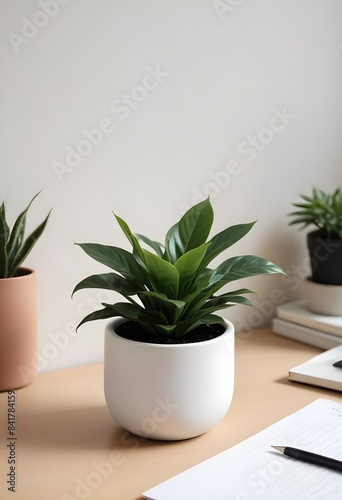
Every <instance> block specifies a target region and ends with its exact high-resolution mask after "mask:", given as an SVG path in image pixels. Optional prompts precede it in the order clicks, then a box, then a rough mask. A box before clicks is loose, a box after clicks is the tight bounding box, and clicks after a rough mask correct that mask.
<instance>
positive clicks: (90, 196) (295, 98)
mask: <svg viewBox="0 0 342 500" xmlns="http://www.w3.org/2000/svg"><path fill="white" fill-rule="evenodd" d="M0 10H1V12H0V23H1V25H0V29H1V33H0V35H1V36H0V50H1V52H0V65H1V77H0V96H1V115H0V141H1V182H0V200H1V201H2V200H5V201H6V204H7V211H8V214H9V217H10V220H11V221H13V219H14V218H15V217H16V216H17V215H18V213H19V212H20V211H21V210H22V209H23V208H24V207H25V206H26V205H27V203H28V201H29V200H30V199H31V197H32V196H33V195H34V194H35V193H36V192H37V191H39V190H40V189H42V188H44V190H43V192H42V193H41V195H40V196H39V198H38V199H37V200H36V202H35V204H34V206H33V207H32V210H31V213H30V216H29V219H28V225H29V227H28V229H30V228H33V227H35V226H36V225H37V224H38V223H39V222H40V221H41V220H42V219H43V217H44V216H45V214H46V213H47V211H48V210H49V208H50V207H53V212H52V216H51V219H50V222H49V225H48V227H47V229H46V232H45V233H44V235H43V236H42V238H41V240H40V241H39V242H38V244H37V246H36V247H35V249H34V250H33V252H32V254H31V255H30V257H29V258H28V259H27V261H26V265H29V266H31V267H34V268H35V269H36V270H37V272H38V279H39V321H40V331H39V351H40V364H39V366H40V370H51V369H59V368H62V367H65V366H72V365H77V364H83V363H89V362H93V361H98V360H101V359H102V356H103V353H102V351H103V328H104V323H103V322H94V323H90V324H88V325H85V326H84V327H83V328H82V329H80V332H79V334H78V335H77V336H75V335H74V333H73V332H74V328H75V325H76V324H77V323H78V322H79V321H80V320H81V318H82V317H83V316H84V314H86V313H87V312H90V311H91V310H93V309H94V308H99V305H100V304H99V302H100V301H101V300H107V299H108V297H107V295H106V294H103V293H101V292H98V291H96V290H94V291H92V292H91V291H84V292H83V291H82V292H79V293H78V294H76V295H75V298H74V299H73V300H71V298H70V294H71V290H72V289H73V287H74V286H75V284H76V283H77V282H78V281H79V280H80V279H82V278H83V277H85V276H88V275H89V274H92V273H93V272H94V273H96V272H103V271H104V269H103V268H102V267H101V266H100V265H98V264H96V263H95V262H92V261H91V260H90V258H88V257H87V256H86V255H85V254H83V253H82V251H81V249H79V248H78V247H75V246H73V242H74V241H78V242H85V241H92V242H101V243H108V244H114V245H119V246H120V245H125V246H126V242H125V240H124V238H123V236H122V235H121V231H120V229H119V228H118V226H117V225H116V223H115V220H114V217H113V215H112V210H114V211H115V212H116V213H117V214H119V215H120V216H121V217H123V218H124V219H125V220H127V222H128V223H129V224H130V225H131V227H132V228H133V230H134V231H136V232H141V233H143V234H146V235H148V236H150V237H151V238H154V239H162V238H163V236H164V234H165V231H166V230H167V229H168V228H169V226H170V225H171V224H173V223H174V222H175V221H176V220H178V218H179V217H180V216H181V214H182V210H184V207H185V206H188V207H189V206H190V205H192V204H193V203H194V202H196V201H199V200H200V198H201V197H202V198H204V197H205V196H207V195H208V194H211V200H212V203H213V206H214V210H215V214H216V215H215V216H216V219H215V228H214V232H217V231H219V230H221V229H223V228H224V227H227V226H228V225H231V224H235V223H241V222H249V221H251V220H254V219H258V223H257V224H256V226H255V227H254V229H253V230H252V232H251V233H250V234H249V235H248V236H246V237H245V238H244V240H242V241H241V242H240V243H238V244H237V245H236V247H235V248H233V249H232V254H233V253H234V254H238V253H254V254H257V255H260V256H263V257H266V258H268V259H270V260H273V261H275V262H276V263H278V264H279V265H281V266H282V267H283V268H284V269H285V270H287V271H288V273H289V276H290V279H289V280H288V281H287V282H285V280H283V279H282V278H281V277H278V276H274V277H265V278H253V279H250V280H249V281H248V282H247V283H243V285H246V286H250V287H251V288H253V289H255V290H258V291H259V292H260V293H262V295H263V297H264V299H265V302H264V303H263V302H262V301H261V299H260V298H255V299H254V300H255V307H256V309H254V310H251V309H249V308H243V307H235V308H232V309H230V310H228V311H226V312H225V313H224V316H226V317H227V318H229V319H231V321H233V322H234V323H235V325H236V327H237V329H238V330H240V331H244V330H245V329H246V328H247V327H248V326H249V327H253V328H254V327H256V326H259V325H260V324H261V322H262V323H263V324H269V323H270V320H271V316H272V315H273V313H274V304H275V296H276V297H277V300H281V301H285V300H292V299H295V298H297V297H299V296H300V286H299V282H300V279H299V278H300V277H302V276H305V275H307V274H308V267H307V257H306V248H305V241H304V240H305V238H304V236H305V235H304V233H303V232H299V231H297V229H296V228H293V227H290V228H289V227H288V218H287V214H288V212H289V211H291V203H292V202H294V201H296V200H297V199H298V194H299V193H304V194H308V193H309V192H311V188H312V186H317V187H320V188H322V189H324V190H327V191H331V190H333V189H334V188H335V187H336V186H338V185H339V186H341V180H342V179H341V159H342V158H341V157H342V150H341V135H340V134H341V125H342V95H341V88H342V87H341V84H342V25H341V20H342V2H341V1H340V0H254V1H252V0H216V1H215V0H178V1H177V0H176V1H171V0H166V1H160V0H159V1H157V0H140V1H138V0H136V1H132V0H112V1H110V0H96V1H95V0H82V1H81V0H38V1H37V0H16V1H13V0H0ZM151 71H155V72H157V73H158V72H159V76H158V77H157V79H155V78H152V77H147V75H148V74H149V72H150V73H151ZM142 85H145V87H148V88H147V89H146V88H145V89H144V88H142V87H141V86H142ZM152 87H155V88H153V89H152ZM127 96H128V99H129V103H130V104H124V102H123V101H124V100H126V99H127ZM120 101H121V102H120ZM277 113H278V114H279V113H281V114H282V115H283V121H284V123H283V124H282V123H281V121H280V120H279V119H276V118H275V117H276V115H277ZM286 115H287V116H288V117H287V118H286V117H285V118H284V116H286ZM105 119H106V120H105ZM103 120H105V121H103ZM100 124H101V125H102V127H103V126H104V125H105V126H106V127H107V132H108V133H106V134H104V135H103V140H102V141H101V138H99V136H98V137H97V139H98V142H99V144H98V145H96V146H95V145H94V146H92V145H89V143H88V145H87V143H84V142H82V141H84V139H85V133H84V130H87V131H88V132H89V131H91V130H93V129H97V128H98V127H99V125H100ZM270 125H271V126H272V127H273V128H274V127H276V128H277V129H281V130H278V131H277V132H272V131H270V129H269V127H270ZM282 125H283V126H282ZM108 127H109V130H110V131H109V130H108ZM265 128H268V129H269V130H266V131H265ZM250 136H251V137H253V136H257V137H258V146H257V147H259V150H257V149H256V148H255V147H254V146H253V147H252V150H249V151H247V150H246V148H247V147H248V146H247V145H246V144H245V143H244V141H247V142H248V141H249V140H253V139H249V137H250ZM249 147H250V146H249ZM70 148H71V149H72V150H76V151H77V149H78V151H79V152H81V155H79V156H78V157H77V156H74V157H73V161H74V165H73V166H70V165H71V163H70V162H71V161H72V158H71V157H70V156H69V157H68V155H67V153H68V151H69V153H70V151H71V149H70ZM82 148H83V149H82ZM253 150H254V152H253ZM85 153H87V156H85ZM232 161H235V163H234V165H235V168H234V169H232V165H233V163H232ZM68 162H69V164H68ZM76 163H78V165H77V166H75V164H76ZM56 165H57V166H56ZM228 172H229V173H228ZM127 248H128V247H127ZM229 255H231V254H229ZM226 257H228V255H226ZM275 290H281V292H277V293H276V294H275ZM263 305H264V307H263ZM267 305H268V308H267V307H266V306H267Z"/></svg>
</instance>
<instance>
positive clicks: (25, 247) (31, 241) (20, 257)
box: [8, 210, 51, 276]
mask: <svg viewBox="0 0 342 500" xmlns="http://www.w3.org/2000/svg"><path fill="white" fill-rule="evenodd" d="M50 214H51V210H50V212H49V213H48V215H47V217H46V218H45V219H44V220H43V222H42V223H41V224H39V226H38V227H37V228H36V229H35V230H34V231H33V232H32V233H31V234H30V236H29V237H28V238H27V239H26V240H25V241H24V242H23V244H22V245H21V247H20V249H19V250H18V251H17V253H16V254H15V256H14V258H13V260H12V261H11V263H10V267H9V271H8V272H9V276H13V275H14V273H15V271H16V270H17V269H18V267H19V266H20V265H21V264H22V263H23V261H24V260H25V259H26V257H27V256H28V254H29V253H30V252H31V250H32V248H33V246H34V245H35V243H36V242H37V240H38V239H39V238H40V236H41V235H42V234H43V232H44V229H45V226H46V224H47V221H48V220H49V217H50Z"/></svg>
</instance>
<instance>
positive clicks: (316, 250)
mask: <svg viewBox="0 0 342 500" xmlns="http://www.w3.org/2000/svg"><path fill="white" fill-rule="evenodd" d="M307 244H308V249H309V254H310V263H311V270H312V281H314V282H316V283H323V284H326V285H342V240H341V239H337V238H327V237H326V236H325V235H324V233H322V231H320V230H317V231H313V232H311V233H309V234H308V235H307Z"/></svg>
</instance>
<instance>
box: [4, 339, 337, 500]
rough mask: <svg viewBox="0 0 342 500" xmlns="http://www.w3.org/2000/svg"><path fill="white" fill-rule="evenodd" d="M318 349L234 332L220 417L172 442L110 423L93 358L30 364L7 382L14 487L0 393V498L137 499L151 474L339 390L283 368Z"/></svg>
mask: <svg viewBox="0 0 342 500" xmlns="http://www.w3.org/2000/svg"><path fill="white" fill-rule="evenodd" d="M319 352H320V350H319V349H317V348H314V347H310V346H306V345H304V344H301V343H297V342H294V341H292V340H289V339H285V338H282V337H279V336H277V335H275V334H274V333H272V332H271V331H270V329H260V330H255V331H253V332H250V333H248V334H239V335H238V336H237V338H236V383H235V384H236V385H235V393H234V397H233V402H232V405H231V407H230V409H229V411H228V413H227V414H226V416H225V418H224V419H223V420H222V421H221V422H220V423H219V424H217V425H216V426H215V427H214V428H213V429H212V430H211V431H209V432H207V433H206V434H204V435H202V436H199V437H197V438H194V439H191V440H187V441H181V442H160V441H149V440H143V439H141V438H137V437H135V436H133V435H131V434H129V433H128V432H126V431H124V430H123V429H122V428H120V427H119V426H118V425H117V424H116V422H115V421H114V420H113V419H112V417H111V416H110V414H109V412H108V410H107V407H106V404H105V400H104V395H103V365H102V364H101V363H100V364H94V365H88V366H81V367H77V368H70V369H67V370H62V371H56V372H50V373H46V374H40V375H38V377H37V378H36V380H35V381H34V382H33V383H32V384H31V385H30V386H28V387H25V388H23V389H20V390H17V391H15V398H16V399H15V410H16V412H15V416H16V437H17V440H16V442H15V448H14V452H15V459H16V478H15V483H16V493H15V494H13V493H12V492H10V491H8V490H7V487H8V484H6V481H7V479H8V478H7V477H6V474H7V473H8V472H9V465H8V463H7V460H8V456H9V453H10V447H7V446H6V445H7V444H8V443H9V442H10V441H9V440H8V439H7V438H8V437H9V436H8V430H7V426H8V422H7V407H8V399H7V398H8V394H7V393H1V394H0V498H1V499H7V498H8V499H13V498H14V499H15V500H40V499H42V500H43V499H44V500H45V499H49V500H75V499H91V500H138V499H141V493H142V492H143V491H145V490H147V489H149V488H151V487H152V486H154V485H155V484H158V483H159V482H161V481H164V480H165V479H167V478H169V477H172V476H173V475H175V474H177V473H179V472H181V471H183V470H185V469H187V468H189V467H191V466H193V465H195V464H197V463H199V462H201V461H203V460H205V459H207V458H209V457H211V456H213V455H215V454H217V453H219V452H221V451H223V450H225V449H226V448H229V447H231V446H232V445H234V444H236V443H238V442H240V441H242V440H243V439H245V438H248V437H249V436H251V435H253V434H255V433H256V432H258V431H260V430H262V429H263V428H265V427H267V426H268V425H270V424H272V423H274V422H276V421H277V420H279V419H281V418H283V417H285V416H287V415H289V414H290V413H292V412H294V411H296V410H298V409H300V408H301V407H303V406H305V405H306V404H308V403H310V402H311V401H314V400H315V399H316V398H318V397H324V398H327V399H332V400H335V401H342V396H341V394H340V393H338V392H335V391H330V390H325V389H319V388H314V387H311V386H308V385H304V384H298V383H295V382H289V381H288V380H287V372H288V369H289V368H291V367H292V366H295V365H297V364H300V363H302V362H304V361H306V360H308V359H309V358H311V357H312V356H314V355H315V354H317V353H319Z"/></svg>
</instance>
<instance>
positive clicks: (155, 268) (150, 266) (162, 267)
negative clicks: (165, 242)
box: [144, 250, 179, 299]
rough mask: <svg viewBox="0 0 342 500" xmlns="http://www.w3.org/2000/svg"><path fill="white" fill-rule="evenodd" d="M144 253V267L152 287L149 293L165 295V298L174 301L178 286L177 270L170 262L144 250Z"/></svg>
mask: <svg viewBox="0 0 342 500" xmlns="http://www.w3.org/2000/svg"><path fill="white" fill-rule="evenodd" d="M144 253H145V262H146V267H147V271H148V273H149V276H150V281H151V285H152V290H151V291H156V292H158V293H165V295H167V297H169V298H175V299H176V298H177V296H178V286H179V275H178V272H177V269H176V268H175V267H174V266H173V265H172V264H170V262H167V261H166V260H163V259H161V258H160V257H158V256H157V255H154V254H153V253H151V252H148V251H147V250H144Z"/></svg>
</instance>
